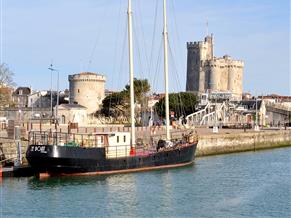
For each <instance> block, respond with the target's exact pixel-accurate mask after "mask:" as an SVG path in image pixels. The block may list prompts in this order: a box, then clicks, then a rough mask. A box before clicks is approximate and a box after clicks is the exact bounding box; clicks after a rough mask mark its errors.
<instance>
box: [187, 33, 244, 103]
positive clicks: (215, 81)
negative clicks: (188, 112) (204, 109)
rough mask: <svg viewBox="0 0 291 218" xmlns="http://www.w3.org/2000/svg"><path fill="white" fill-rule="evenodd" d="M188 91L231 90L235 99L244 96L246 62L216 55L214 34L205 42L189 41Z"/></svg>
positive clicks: (198, 92) (200, 92)
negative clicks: (243, 84)
mask: <svg viewBox="0 0 291 218" xmlns="http://www.w3.org/2000/svg"><path fill="white" fill-rule="evenodd" d="M187 49H188V57H187V81H186V91H193V92H195V93H196V94H202V93H205V92H207V91H208V92H212V91H215V92H231V93H232V96H233V99H237V100H239V99H241V97H242V80H243V69H244V62H243V61H240V60H234V59H232V58H231V57H230V56H228V55H225V56H223V57H221V58H217V57H214V54H213V49H214V48H213V35H211V36H207V37H206V38H205V39H204V41H203V42H188V43H187Z"/></svg>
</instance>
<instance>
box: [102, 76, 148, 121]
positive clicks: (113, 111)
mask: <svg viewBox="0 0 291 218" xmlns="http://www.w3.org/2000/svg"><path fill="white" fill-rule="evenodd" d="M149 91H150V85H149V83H148V80H147V79H141V80H139V79H136V78H135V79H134V96H135V102H137V103H139V104H141V105H142V107H144V106H145V105H146V96H147V93H148V92H149ZM129 107H130V86H129V85H126V86H125V89H124V90H122V91H121V92H116V93H113V94H111V95H109V96H107V97H105V98H104V100H103V101H102V109H101V114H103V115H104V116H107V117H109V116H111V117H115V118H117V117H119V116H124V117H129V114H130V110H129Z"/></svg>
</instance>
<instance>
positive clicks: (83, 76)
mask: <svg viewBox="0 0 291 218" xmlns="http://www.w3.org/2000/svg"><path fill="white" fill-rule="evenodd" d="M71 81H80V82H89V81H91V82H102V81H103V82H105V81H106V77H105V76H104V75H101V74H97V73H91V72H82V73H79V74H74V75H69V82H71Z"/></svg>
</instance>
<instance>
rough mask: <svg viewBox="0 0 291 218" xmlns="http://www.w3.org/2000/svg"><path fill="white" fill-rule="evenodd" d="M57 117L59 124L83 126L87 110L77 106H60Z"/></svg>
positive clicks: (85, 121) (85, 122)
mask: <svg viewBox="0 0 291 218" xmlns="http://www.w3.org/2000/svg"><path fill="white" fill-rule="evenodd" d="M54 110H56V108H54ZM58 117H59V122H60V124H68V123H78V125H80V126H84V125H86V124H87V121H88V119H87V108H86V107H84V106H82V105H79V104H61V105H59V106H58Z"/></svg>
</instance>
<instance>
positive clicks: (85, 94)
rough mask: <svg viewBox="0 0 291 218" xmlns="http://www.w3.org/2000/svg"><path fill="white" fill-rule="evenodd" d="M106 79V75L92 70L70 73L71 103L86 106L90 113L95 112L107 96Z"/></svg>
mask: <svg viewBox="0 0 291 218" xmlns="http://www.w3.org/2000/svg"><path fill="white" fill-rule="evenodd" d="M105 81H106V77H105V76H103V75H100V74H96V73H91V72H83V73H79V74H74V75H69V84H70V104H79V105H82V106H85V107H86V108H87V113H88V114H91V113H94V112H95V111H97V110H98V109H99V106H100V105H101V104H102V100H103V99H104V97H105Z"/></svg>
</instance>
